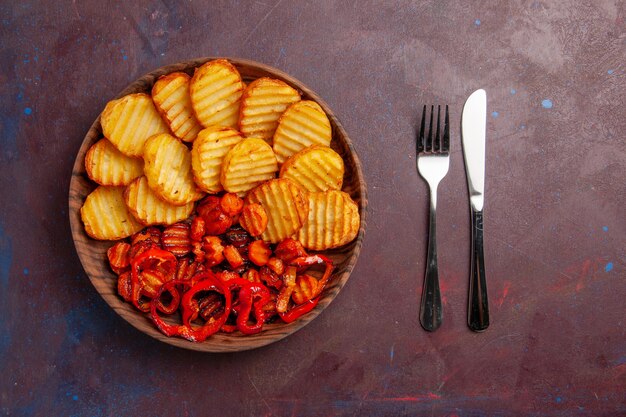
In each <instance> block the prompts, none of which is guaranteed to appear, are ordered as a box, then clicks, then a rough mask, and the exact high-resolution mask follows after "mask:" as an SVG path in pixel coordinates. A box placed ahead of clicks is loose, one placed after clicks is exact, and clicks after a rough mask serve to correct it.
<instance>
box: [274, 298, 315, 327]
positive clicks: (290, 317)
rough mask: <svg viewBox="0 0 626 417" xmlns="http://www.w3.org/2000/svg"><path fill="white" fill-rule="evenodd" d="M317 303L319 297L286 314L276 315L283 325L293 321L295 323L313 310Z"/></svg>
mask: <svg viewBox="0 0 626 417" xmlns="http://www.w3.org/2000/svg"><path fill="white" fill-rule="evenodd" d="M319 301H320V298H319V297H317V298H314V299H313V300H309V301H307V302H306V303H304V304H300V305H299V306H297V307H294V308H292V309H291V310H289V311H287V312H286V313H278V315H279V316H280V318H281V319H282V320H283V321H284V322H285V323H291V322H293V321H296V320H297V319H298V318H300V316H302V315H304V314H306V313H308V312H309V311H311V310H313V309H314V308H315V306H317V303H318V302H319Z"/></svg>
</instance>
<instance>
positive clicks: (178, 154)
mask: <svg viewBox="0 0 626 417" xmlns="http://www.w3.org/2000/svg"><path fill="white" fill-rule="evenodd" d="M143 159H144V163H145V165H144V171H145V175H146V178H147V179H148V185H150V188H152V190H153V191H154V192H155V193H156V194H157V195H158V196H159V197H161V198H162V199H163V200H165V201H167V202H169V203H171V204H174V205H177V206H182V205H185V204H188V203H190V202H192V201H196V200H199V199H200V198H202V192H201V191H200V190H199V189H198V187H196V184H195V183H194V182H193V175H192V173H191V153H190V152H189V149H187V147H186V146H185V145H184V144H183V143H181V142H180V141H179V140H178V139H176V138H175V137H174V136H172V135H169V134H167V133H162V134H160V135H155V136H152V137H151V138H150V139H148V141H147V142H146V146H145V149H144V154H143Z"/></svg>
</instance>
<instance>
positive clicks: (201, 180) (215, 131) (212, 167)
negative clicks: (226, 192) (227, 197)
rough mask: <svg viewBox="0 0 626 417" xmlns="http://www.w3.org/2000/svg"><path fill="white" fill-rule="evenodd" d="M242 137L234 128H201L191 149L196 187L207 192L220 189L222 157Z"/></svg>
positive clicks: (215, 191)
mask: <svg viewBox="0 0 626 417" xmlns="http://www.w3.org/2000/svg"><path fill="white" fill-rule="evenodd" d="M242 140H243V138H242V137H241V135H240V134H239V132H237V131H236V130H235V129H231V128H230V127H224V126H211V127H207V128H206V129H203V130H202V131H200V133H199V134H198V137H197V138H196V140H195V141H194V143H193V149H191V169H192V171H193V178H194V181H195V182H196V184H197V185H198V187H199V188H200V189H201V190H203V191H206V192H207V193H217V192H219V191H222V189H223V188H222V183H221V182H220V173H221V171H222V162H223V161H224V157H225V156H226V154H227V153H228V151H229V150H231V149H232V147H233V146H235V145H236V144H238V143H239V142H241V141H242Z"/></svg>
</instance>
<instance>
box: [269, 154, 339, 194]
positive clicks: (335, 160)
mask: <svg viewBox="0 0 626 417" xmlns="http://www.w3.org/2000/svg"><path fill="white" fill-rule="evenodd" d="M343 173H344V165H343V159H342V158H341V155H339V154H338V153H337V152H335V151H333V150H332V149H331V148H329V147H328V146H322V145H313V146H309V147H308V148H305V149H303V150H301V151H300V152H298V153H296V154H294V155H292V156H291V157H290V158H289V159H287V161H286V162H285V163H284V164H283V166H282V167H281V168H280V178H289V179H290V180H292V181H294V182H295V183H297V184H298V185H300V186H301V187H302V188H304V189H305V190H307V191H310V192H316V191H327V190H341V185H342V183H343Z"/></svg>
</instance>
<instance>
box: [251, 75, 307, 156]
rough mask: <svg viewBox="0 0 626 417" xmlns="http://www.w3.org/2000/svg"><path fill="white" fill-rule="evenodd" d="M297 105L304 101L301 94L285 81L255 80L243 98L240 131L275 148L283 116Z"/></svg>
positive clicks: (264, 78)
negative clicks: (290, 107)
mask: <svg viewBox="0 0 626 417" xmlns="http://www.w3.org/2000/svg"><path fill="white" fill-rule="evenodd" d="M296 101H300V93H299V92H298V91H297V90H295V89H293V88H291V87H290V86H289V85H287V84H286V83H284V82H283V81H280V80H276V79H273V78H266V77H263V78H258V79H256V80H254V81H253V82H251V83H250V85H249V86H248V87H246V89H245V90H244V92H243V95H242V96H241V109H240V114H239V131H240V132H241V133H242V134H243V135H244V136H245V137H257V138H261V139H263V140H265V141H266V142H268V143H270V144H271V142H272V137H273V136H274V131H275V130H276V126H277V125H278V119H279V118H280V115H281V114H283V112H284V111H285V109H286V108H287V107H289V105H290V104H291V103H294V102H296Z"/></svg>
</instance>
